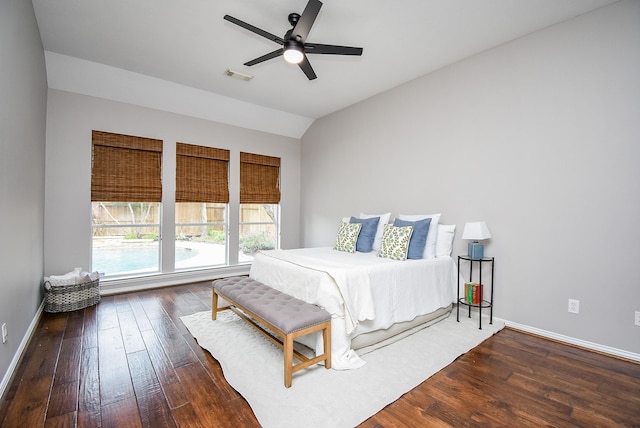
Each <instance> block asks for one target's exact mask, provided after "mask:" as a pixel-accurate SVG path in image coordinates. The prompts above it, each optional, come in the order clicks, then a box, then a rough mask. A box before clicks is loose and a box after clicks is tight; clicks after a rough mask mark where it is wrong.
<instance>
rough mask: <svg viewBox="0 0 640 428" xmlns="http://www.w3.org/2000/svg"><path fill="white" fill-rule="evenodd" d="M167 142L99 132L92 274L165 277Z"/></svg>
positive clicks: (95, 157) (96, 138)
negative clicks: (163, 208)
mask: <svg viewBox="0 0 640 428" xmlns="http://www.w3.org/2000/svg"><path fill="white" fill-rule="evenodd" d="M161 199H162V141H161V140H155V139H151V138H142V137H134V136H129V135H121V134H112V133H108V132H101V131H93V133H92V163H91V227H92V251H91V269H92V270H94V271H99V272H100V273H101V274H102V275H107V276H109V275H124V274H136V273H148V272H158V271H160V244H159V238H160V209H161V205H160V203H161Z"/></svg>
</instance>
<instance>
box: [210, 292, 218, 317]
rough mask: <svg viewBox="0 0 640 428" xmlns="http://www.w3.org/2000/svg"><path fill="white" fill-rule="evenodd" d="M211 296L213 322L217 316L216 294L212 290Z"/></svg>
mask: <svg viewBox="0 0 640 428" xmlns="http://www.w3.org/2000/svg"><path fill="white" fill-rule="evenodd" d="M211 294H212V296H211V319H212V320H215V319H216V317H217V315H218V293H216V290H213V291H212V292H211Z"/></svg>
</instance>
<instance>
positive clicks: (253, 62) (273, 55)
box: [244, 48, 284, 66]
mask: <svg viewBox="0 0 640 428" xmlns="http://www.w3.org/2000/svg"><path fill="white" fill-rule="evenodd" d="M283 51H284V49H282V48H280V49H276V50H275V51H273V52H269V53H268V54H265V55H262V56H260V57H258V58H256V59H252V60H251V61H248V62H245V63H244V65H248V66H251V65H256V64H260V63H261V62H264V61H267V60H269V59H273V58H277V57H279V56H281V55H282V52H283Z"/></svg>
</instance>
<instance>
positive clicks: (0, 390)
mask: <svg viewBox="0 0 640 428" xmlns="http://www.w3.org/2000/svg"><path fill="white" fill-rule="evenodd" d="M43 310H44V299H43V300H42V303H41V304H40V307H39V308H38V310H37V311H36V314H35V315H34V316H33V319H32V320H31V324H29V328H28V329H27V332H26V333H25V335H24V337H23V338H22V341H20V346H18V349H17V351H16V353H15V354H14V356H13V359H12V360H11V364H9V367H8V368H7V371H6V373H5V374H4V377H3V378H2V383H0V403H2V401H1V399H3V398H4V393H5V392H6V390H7V388H8V387H9V382H10V381H11V378H12V376H13V373H14V372H15V371H16V369H17V368H18V364H19V363H20V358H21V357H22V354H24V351H25V350H26V349H27V345H29V339H30V338H31V335H32V334H33V332H34V331H35V330H36V327H38V322H40V317H41V316H42V311H43Z"/></svg>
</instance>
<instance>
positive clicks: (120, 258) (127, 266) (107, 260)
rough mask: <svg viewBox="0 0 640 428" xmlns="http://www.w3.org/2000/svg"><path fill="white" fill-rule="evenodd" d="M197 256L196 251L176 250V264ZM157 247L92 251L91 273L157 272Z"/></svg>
mask: <svg viewBox="0 0 640 428" xmlns="http://www.w3.org/2000/svg"><path fill="white" fill-rule="evenodd" d="M197 255H198V251H197V250H193V249H189V248H180V247H177V248H176V262H180V261H183V260H187V259H190V258H191V257H195V256H197ZM159 257H160V256H159V252H158V247H157V246H136V247H131V248H127V247H126V246H124V247H102V248H94V249H93V266H92V268H91V270H92V271H98V272H100V273H101V274H104V275H119V274H123V273H130V272H139V273H144V272H157V271H158V270H160V261H159Z"/></svg>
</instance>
